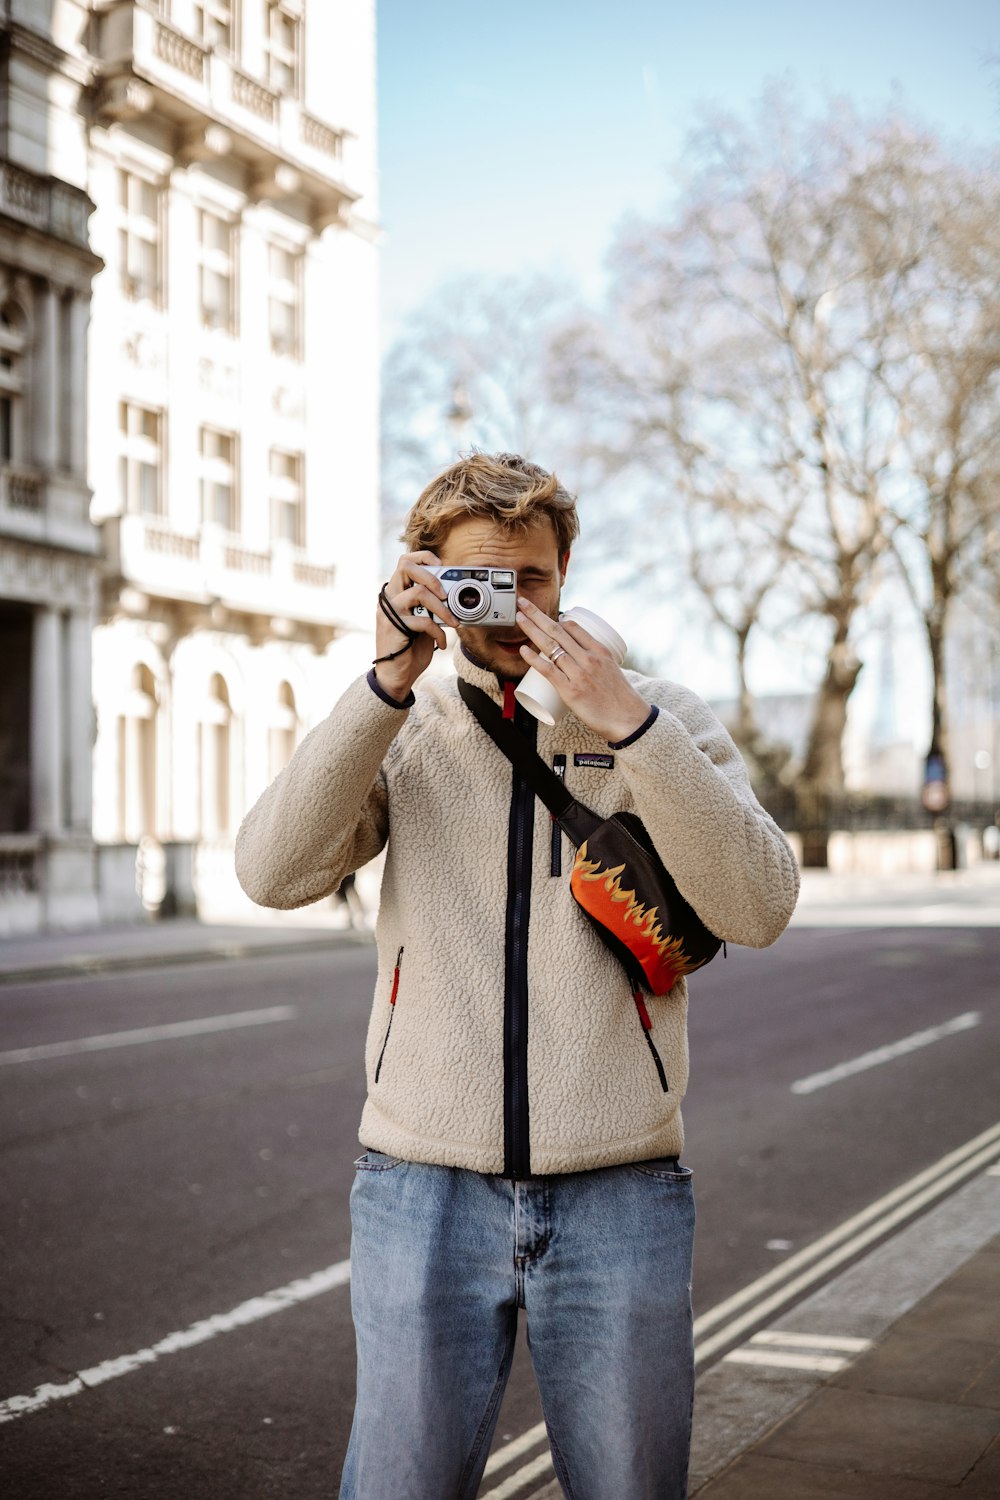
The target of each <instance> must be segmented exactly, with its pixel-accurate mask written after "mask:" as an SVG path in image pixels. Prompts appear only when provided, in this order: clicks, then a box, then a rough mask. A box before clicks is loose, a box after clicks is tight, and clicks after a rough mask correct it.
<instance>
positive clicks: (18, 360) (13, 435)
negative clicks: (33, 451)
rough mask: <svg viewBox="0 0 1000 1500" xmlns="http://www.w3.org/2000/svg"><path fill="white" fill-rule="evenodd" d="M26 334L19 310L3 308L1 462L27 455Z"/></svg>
mask: <svg viewBox="0 0 1000 1500" xmlns="http://www.w3.org/2000/svg"><path fill="white" fill-rule="evenodd" d="M27 343H28V340H27V334H26V332H25V326H24V317H23V315H22V313H21V310H20V308H18V307H15V306H14V305H13V304H12V303H10V302H8V303H7V304H6V305H5V306H4V307H2V308H0V463H4V464H16V463H19V462H21V460H22V458H23V456H24V434H23V417H24V402H23V395H24V355H25V351H26V349H27Z"/></svg>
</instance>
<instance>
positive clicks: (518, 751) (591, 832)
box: [458, 680, 722, 1024]
mask: <svg viewBox="0 0 1000 1500" xmlns="http://www.w3.org/2000/svg"><path fill="white" fill-rule="evenodd" d="M458 690H459V692H460V693H461V695H462V698H463V700H464V701H465V704H466V706H467V707H468V708H469V709H470V710H471V712H472V713H473V714H474V715H475V717H476V718H477V719H478V721H479V723H480V725H481V726H482V728H483V729H484V730H485V731H486V733H487V734H488V735H489V736H490V738H491V739H492V740H493V741H494V743H495V744H496V745H497V746H498V747H499V748H500V749H501V750H502V751H503V753H504V755H506V757H507V759H508V760H509V761H510V762H511V764H512V765H513V766H514V768H515V769H516V770H517V771H519V772H520V774H521V775H522V776H523V777H524V779H525V781H527V783H528V785H529V786H530V787H531V788H532V790H533V791H534V793H535V795H536V796H537V797H539V798H540V799H541V801H542V802H543V803H544V805H545V806H546V807H547V808H548V810H549V812H550V813H551V814H552V816H553V818H555V820H556V822H557V823H558V824H559V826H560V828H561V829H562V831H563V832H564V833H565V835H566V837H567V838H568V839H569V841H570V843H571V844H572V845H573V846H574V848H575V849H576V859H575V861H574V864H573V871H572V874H571V876H570V891H571V892H572V895H573V899H574V900H575V901H576V903H577V905H578V906H579V907H580V909H581V911H582V912H583V914H584V916H585V917H586V918H587V919H588V921H589V922H590V923H591V925H592V926H593V927H594V928H595V930H596V932H597V934H598V936H599V937H600V938H601V940H602V942H603V943H604V944H605V945H606V946H607V947H608V948H609V949H610V950H611V952H612V953H613V954H614V955H615V957H616V958H617V959H618V960H619V961H620V963H621V964H622V967H623V968H624V969H625V972H626V974H627V975H628V977H629V980H630V982H631V984H632V986H633V989H634V991H638V990H640V989H646V990H648V991H649V992H650V994H653V995H666V994H668V993H669V991H670V990H671V989H673V987H674V985H675V984H676V983H677V981H678V979H680V978H681V977H682V975H685V974H691V973H693V972H694V971H695V969H700V968H702V967H703V966H704V965H705V964H707V963H709V962H710V961H711V960H712V959H713V958H714V957H715V955H716V954H717V953H718V951H719V949H720V948H721V947H722V940H721V938H717V937H716V936H715V934H714V933H712V932H709V930H708V928H707V927H706V926H705V924H704V922H703V921H702V920H701V918H700V917H699V916H698V913H697V912H696V911H695V909H694V907H693V906H692V905H691V904H690V902H688V901H685V899H684V897H683V896H682V895H681V893H680V891H679V890H678V889H677V886H676V883H675V882H674V879H673V877H672V876H671V875H670V873H669V871H668V870H667V868H666V866H665V865H664V863H663V861H662V860H661V859H660V856H659V855H658V854H657V852H656V850H655V848H654V847H653V841H652V839H651V838H650V836H649V834H648V833H647V832H646V828H645V826H644V824H643V822H642V819H641V818H639V817H638V816H637V815H636V814H635V813H632V812H619V813H614V814H613V815H612V816H611V817H610V818H602V817H601V816H600V814H599V813H596V812H594V811H593V810H592V809H591V808H589V807H587V806H586V805H585V804H584V803H582V802H578V801H577V800H576V798H575V797H573V796H572V794H571V793H570V792H569V791H568V789H567V788H566V786H565V785H564V784H563V782H562V781H560V779H559V777H558V776H556V775H555V773H554V772H552V771H550V770H549V768H548V766H547V765H546V764H545V762H544V761H543V760H542V759H541V757H540V756H539V755H538V754H536V752H535V751H534V750H532V748H531V746H530V745H528V744H527V743H526V741H525V740H524V738H523V737H522V736H521V735H520V734H519V733H518V731H517V730H516V729H515V728H514V725H513V724H512V723H511V722H510V720H509V719H504V717H503V715H502V714H501V712H500V709H499V708H498V707H497V705H496V704H495V703H494V702H493V700H492V698H490V697H489V696H488V695H487V694H486V693H484V692H483V691H482V690H481V689H480V688H477V687H473V686H472V684H471V683H469V682H465V681H464V680H460V681H459V684H458ZM637 1003H638V995H637ZM640 1014H641V1010H640ZM644 1024H645V1022H644Z"/></svg>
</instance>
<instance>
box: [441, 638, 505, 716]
mask: <svg viewBox="0 0 1000 1500" xmlns="http://www.w3.org/2000/svg"><path fill="white" fill-rule="evenodd" d="M451 659H452V662H453V664H454V667H455V671H456V672H457V673H458V675H459V677H462V678H464V680H465V681H466V682H471V683H472V686H473V687H477V688H482V690H483V692H484V693H488V694H489V695H490V697H491V698H492V699H493V700H494V702H496V703H502V702H503V685H504V682H505V681H507V680H509V679H506V678H503V677H501V676H500V674H499V672H494V671H493V669H492V668H491V667H484V666H482V665H481V664H480V663H479V662H478V661H476V659H475V657H474V656H470V655H469V654H468V652H467V651H466V650H465V649H464V647H463V646H462V644H461V642H460V641H456V642H455V647H454V650H453V651H452V657H451ZM517 680H518V681H520V679H517Z"/></svg>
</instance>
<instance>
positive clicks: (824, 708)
mask: <svg viewBox="0 0 1000 1500" xmlns="http://www.w3.org/2000/svg"><path fill="white" fill-rule="evenodd" d="M848 628H849V619H848V618H844V619H839V620H838V621H837V631H836V635H835V637H834V641H833V645H832V646H831V648H830V654H829V657H828V658H827V666H826V675H825V677H824V678H823V681H822V683H821V684H820V688H819V691H818V693H817V695H816V703H815V707H814V709H813V718H812V724H811V726H810V730H809V741H808V745H807V747H806V755H805V760H804V762H803V765H802V770H801V772H800V773H799V776H798V778H797V780H796V783H795V806H796V817H797V822H798V826H799V832H800V834H801V836H802V863H803V865H805V866H812V867H819V868H825V867H826V864H827V842H828V838H829V833H830V800H831V798H832V797H834V796H836V794H837V793H839V792H842V791H843V790H844V755H843V741H844V730H845V728H846V726H847V704H848V701H849V699H850V696H851V694H852V692H853V691H854V687H855V684H856V683H857V680H858V676H859V675H860V672H861V662H860V661H859V660H858V658H857V656H855V654H854V650H853V648H852V647H851V645H850V644H849V642H848V639H847V636H848Z"/></svg>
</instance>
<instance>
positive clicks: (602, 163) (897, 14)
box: [378, 0, 1000, 340]
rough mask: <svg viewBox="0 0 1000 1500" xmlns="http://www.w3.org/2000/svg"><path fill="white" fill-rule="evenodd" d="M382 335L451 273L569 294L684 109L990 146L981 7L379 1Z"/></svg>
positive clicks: (996, 110) (999, 91)
mask: <svg viewBox="0 0 1000 1500" xmlns="http://www.w3.org/2000/svg"><path fill="white" fill-rule="evenodd" d="M378 27H379V130H380V136H381V141H380V161H381V192H382V204H381V218H382V223H383V225H384V227H385V230H386V240H385V243H384V247H383V252H382V302H383V333H384V337H385V338H386V339H387V340H388V339H390V338H391V337H392V336H393V335H394V333H395V332H396V331H397V330H398V328H399V324H400V320H401V319H402V317H403V316H405V313H406V311H407V310H408V309H409V308H412V307H413V306H414V305H416V304H417V303H419V302H420V301H421V300H422V299H423V298H424V297H425V296H426V295H427V294H428V293H429V292H430V291H431V290H432V288H433V287H434V286H435V285H436V284H437V283H439V282H440V281H442V280H444V279H446V278H448V277H449V276H453V275H456V274H460V273H465V272H483V273H488V274H489V273H508V272H512V271H518V270H527V269H529V268H540V269H545V270H563V271H565V272H567V273H569V274H571V275H573V276H575V277H576V278H577V279H579V280H580V281H581V282H582V284H583V286H584V288H585V289H586V290H588V291H596V290H597V289H598V287H599V284H600V268H601V263H602V259H603V255H604V252H605V250H606V248H607V246H608V244H609V241H610V239H611V236H612V233H613V231H614V227H615V225H616V223H617V222H618V221H619V220H620V219H621V218H622V216H623V215H624V214H625V213H627V212H628V211H629V210H630V209H639V210H640V211H646V212H651V211H654V210H655V209H656V208H657V206H658V204H660V203H661V202H663V201H664V199H665V197H666V194H667V192H668V188H669V172H670V168H671V166H672V164H674V163H676V162H677V161H679V159H680V158H681V154H682V149H683V143H684V140H685V137H686V134H687V132H688V130H689V129H690V128H691V126H692V124H693V123H694V122H695V118H696V111H697V108H698V106H699V104H700V103H703V102H706V101H709V102H715V103H720V104H723V105H725V106H726V107H728V108H730V109H734V110H736V111H737V112H741V113H742V112H743V111H744V110H745V109H746V108H747V107H748V106H749V105H750V104H751V103H752V101H753V100H754V99H756V98H757V97H758V96H759V94H760V92H761V89H762V87H763V85H764V84H765V82H766V81H768V80H770V79H773V78H775V77H779V76H785V75H788V76H790V77H792V78H794V79H795V80H796V82H797V83H798V85H799V87H800V88H801V89H802V91H803V92H804V93H805V95H806V97H807V98H808V97H810V96H813V95H815V96H816V97H817V98H818V97H819V96H821V95H822V94H823V93H824V92H825V91H833V92H840V93H847V94H849V95H851V97H853V98H854V99H855V100H856V101H857V102H858V103H860V104H879V103H882V102H885V101H888V100H889V99H890V97H891V96H892V91H893V89H894V87H895V88H896V89H898V90H899V91H900V92H901V94H902V97H903V99H904V100H905V101H907V102H908V103H909V105H910V106H911V107H912V108H913V109H914V110H916V111H917V112H918V113H919V114H920V115H921V117H922V118H924V119H925V120H927V121H928V122H929V123H933V124H937V125H939V126H941V127H943V128H944V129H945V130H946V131H947V132H948V133H950V134H953V135H957V136H969V137H972V138H974V139H977V140H980V141H984V142H985V141H987V140H989V139H991V138H992V139H994V140H998V139H1000V63H995V64H994V65H993V67H990V66H989V59H990V58H991V57H993V58H1000V5H998V4H997V3H996V0H992V3H986V0H949V3H947V4H945V3H943V0H867V3H862V0H837V3H835V4H830V5H822V6H820V5H815V4H808V3H805V0H802V3H798V4H795V3H792V0H756V3H752V0H718V3H715V4H710V3H703V4H701V5H698V4H696V3H694V0H686V3H684V4H681V3H680V0H502V3H494V4H488V3H481V0H379V3H378Z"/></svg>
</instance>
